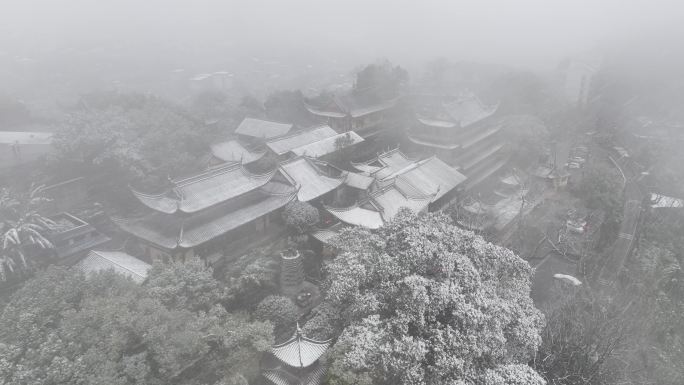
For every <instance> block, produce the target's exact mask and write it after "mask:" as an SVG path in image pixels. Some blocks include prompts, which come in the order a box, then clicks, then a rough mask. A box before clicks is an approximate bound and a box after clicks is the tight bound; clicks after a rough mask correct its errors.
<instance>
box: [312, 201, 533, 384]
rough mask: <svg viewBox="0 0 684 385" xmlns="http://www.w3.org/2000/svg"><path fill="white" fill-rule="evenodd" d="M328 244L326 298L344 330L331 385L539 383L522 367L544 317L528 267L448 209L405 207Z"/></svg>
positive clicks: (334, 356) (337, 345)
mask: <svg viewBox="0 0 684 385" xmlns="http://www.w3.org/2000/svg"><path fill="white" fill-rule="evenodd" d="M335 243H336V246H337V247H338V248H339V250H341V252H340V254H339V255H338V257H336V259H335V260H334V261H333V262H332V263H331V264H330V265H329V266H328V278H327V282H326V287H325V289H326V303H324V305H326V306H328V308H333V309H338V310H339V313H338V314H337V319H336V320H334V322H335V323H336V326H337V327H338V330H341V334H340V336H339V338H338V339H337V342H336V343H335V345H334V348H333V350H332V365H331V369H330V381H331V382H330V383H333V384H346V383H354V384H365V383H368V384H370V383H372V384H402V385H409V384H410V385H418V384H461V383H462V384H469V383H480V384H543V383H544V381H543V380H542V378H541V377H540V376H539V375H538V374H537V373H536V372H535V371H534V370H532V369H531V368H529V367H528V366H527V365H526V363H527V362H528V360H529V359H530V358H531V357H532V355H533V354H534V352H535V350H536V348H537V347H538V346H539V344H540V342H541V340H540V329H541V328H542V327H543V324H544V318H543V315H542V314H541V313H540V312H539V311H538V310H537V309H536V308H535V307H534V306H533V304H532V300H531V299H530V297H529V292H530V278H531V275H532V269H531V268H530V266H529V265H528V263H527V262H525V261H524V260H522V259H521V258H519V257H518V256H516V255H515V254H513V252H512V251H510V250H508V249H505V248H502V247H499V246H495V245H493V244H491V243H488V242H486V241H485V240H483V239H482V238H481V237H479V236H476V235H474V234H473V233H472V232H469V231H464V230H461V229H459V228H458V227H456V226H455V225H454V224H453V223H452V221H451V219H450V218H449V217H448V216H447V215H444V214H429V215H424V216H420V217H416V216H415V215H413V214H411V213H410V212H408V211H407V210H402V212H401V213H400V214H399V215H398V216H397V217H396V219H395V220H394V221H393V222H392V223H390V224H388V225H387V226H385V227H384V228H382V229H380V230H379V231H377V232H372V231H368V230H364V229H360V228H356V229H351V230H346V231H343V232H342V234H341V235H340V236H339V237H338V238H337V239H336V240H335ZM326 316H328V317H329V316H330V315H329V314H327V315H326ZM313 321H315V320H313Z"/></svg>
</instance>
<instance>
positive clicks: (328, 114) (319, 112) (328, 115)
mask: <svg viewBox="0 0 684 385" xmlns="http://www.w3.org/2000/svg"><path fill="white" fill-rule="evenodd" d="M304 107H305V108H306V110H307V111H309V112H310V113H312V114H314V115H317V116H324V117H326V118H338V119H339V118H344V117H345V116H347V115H346V114H344V113H342V112H337V111H324V110H320V109H318V108H316V107H313V106H311V105H309V104H304Z"/></svg>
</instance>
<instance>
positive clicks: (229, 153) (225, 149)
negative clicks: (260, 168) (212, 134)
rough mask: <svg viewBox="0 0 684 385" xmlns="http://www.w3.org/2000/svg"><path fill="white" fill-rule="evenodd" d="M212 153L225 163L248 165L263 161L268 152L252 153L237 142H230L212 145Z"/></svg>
mask: <svg viewBox="0 0 684 385" xmlns="http://www.w3.org/2000/svg"><path fill="white" fill-rule="evenodd" d="M211 153H212V154H213V155H214V156H215V157H217V158H218V159H220V160H222V161H224V162H241V163H242V164H247V163H252V162H255V161H257V160H259V159H261V157H263V156H264V155H265V154H266V151H251V150H249V149H247V148H246V147H245V146H243V145H242V144H240V142H238V141H237V140H229V141H226V142H221V143H216V144H212V145H211Z"/></svg>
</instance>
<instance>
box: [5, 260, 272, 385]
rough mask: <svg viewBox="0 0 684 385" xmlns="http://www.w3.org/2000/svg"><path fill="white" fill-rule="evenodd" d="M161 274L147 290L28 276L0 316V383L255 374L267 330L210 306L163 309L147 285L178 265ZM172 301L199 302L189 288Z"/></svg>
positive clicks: (210, 379)
mask: <svg viewBox="0 0 684 385" xmlns="http://www.w3.org/2000/svg"><path fill="white" fill-rule="evenodd" d="M189 268H190V269H191V270H192V269H194V268H193V267H192V266H190V267H189ZM170 269H171V270H172V271H171V272H167V271H165V269H161V268H160V269H155V270H154V271H152V276H151V277H150V282H149V286H148V285H142V286H140V285H136V284H134V283H133V282H132V281H130V280H128V279H126V278H124V277H123V276H120V275H116V274H114V273H111V272H106V273H101V274H98V275H95V276H93V277H92V278H89V279H86V278H85V277H84V276H83V275H82V274H79V273H78V272H75V271H74V270H65V269H63V268H50V269H48V270H47V271H45V272H43V273H40V274H38V276H37V277H36V278H35V279H32V280H30V281H28V282H27V284H26V285H25V286H24V287H23V288H22V289H20V290H19V291H18V292H17V293H15V294H14V295H13V297H12V299H11V301H10V302H9V304H7V306H6V307H5V309H4V311H3V312H2V315H0V383H2V384H15V385H20V384H82V385H86V384H88V385H90V384H102V385H112V384H115V385H125V384H131V385H132V384H159V385H161V384H165V385H166V384H174V383H178V384H213V383H216V382H217V381H222V380H226V382H224V383H229V382H227V381H228V380H229V379H231V381H232V379H236V378H243V377H246V378H252V377H254V376H255V375H257V373H258V365H257V362H258V357H259V354H260V351H263V350H265V349H267V348H268V346H269V345H270V344H271V343H272V326H271V325H270V323H268V322H252V321H250V319H249V317H248V316H247V315H245V314H242V313H228V312H227V311H226V310H225V309H224V308H223V307H222V306H220V305H218V304H216V303H214V304H213V305H212V306H211V307H209V308H208V309H207V311H192V310H190V309H189V308H187V307H185V306H176V304H173V305H172V306H167V305H165V303H163V302H162V301H160V300H158V299H157V297H159V290H157V291H155V290H154V289H153V288H157V289H159V288H160V287H164V286H169V285H168V284H163V283H161V282H163V281H165V278H164V277H165V276H169V275H177V273H176V272H175V271H174V270H178V267H177V266H171V267H170ZM196 274H197V273H196V272H195V273H191V274H190V276H191V278H192V277H193V276H195V275H196ZM183 281H184V282H187V283H191V282H193V281H195V280H194V279H190V278H185V279H184V280H183ZM176 285H178V286H179V287H181V288H182V287H185V285H183V284H182V282H177V283H176ZM204 286H206V285H204ZM213 290H214V289H213V288H211V287H207V288H206V289H203V290H200V291H203V292H204V293H205V294H206V293H209V292H211V291H213ZM175 295H177V296H178V297H185V298H197V297H204V298H207V296H206V295H205V296H199V295H198V290H197V288H196V287H189V288H187V292H185V291H184V290H176V291H175ZM162 298H163V296H162Z"/></svg>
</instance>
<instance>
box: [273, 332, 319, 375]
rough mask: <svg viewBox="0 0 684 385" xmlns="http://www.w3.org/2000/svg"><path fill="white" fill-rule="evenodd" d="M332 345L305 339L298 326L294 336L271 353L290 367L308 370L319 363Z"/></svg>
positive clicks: (278, 345)
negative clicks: (307, 368)
mask: <svg viewBox="0 0 684 385" xmlns="http://www.w3.org/2000/svg"><path fill="white" fill-rule="evenodd" d="M330 343H331V340H326V341H317V340H314V339H311V338H307V337H305V336H304V335H303V334H302V331H301V329H300V328H299V325H297V330H296V331H295V333H294V335H292V337H291V338H290V339H289V340H287V341H286V342H283V343H282V344H277V345H273V346H272V347H271V353H272V354H273V355H274V356H276V357H277V358H278V359H279V360H280V361H282V362H283V363H285V364H287V365H288V366H290V367H294V368H306V367H309V366H311V365H312V364H313V363H315V362H316V361H318V359H319V358H320V357H321V356H322V355H323V353H325V351H326V350H328V348H329V347H330Z"/></svg>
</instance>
